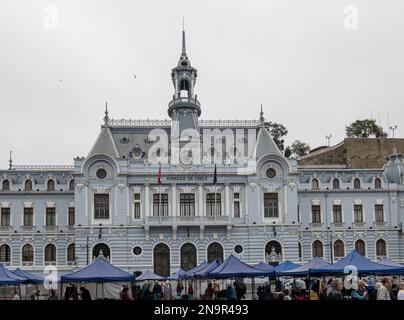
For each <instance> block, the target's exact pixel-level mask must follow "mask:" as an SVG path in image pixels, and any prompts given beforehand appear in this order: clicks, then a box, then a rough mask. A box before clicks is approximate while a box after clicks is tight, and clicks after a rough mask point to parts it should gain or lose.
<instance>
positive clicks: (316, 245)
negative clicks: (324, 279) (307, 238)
mask: <svg viewBox="0 0 404 320" xmlns="http://www.w3.org/2000/svg"><path fill="white" fill-rule="evenodd" d="M314 257H320V258H322V257H324V253H323V243H322V242H321V241H320V240H316V241H314V242H313V258H314Z"/></svg>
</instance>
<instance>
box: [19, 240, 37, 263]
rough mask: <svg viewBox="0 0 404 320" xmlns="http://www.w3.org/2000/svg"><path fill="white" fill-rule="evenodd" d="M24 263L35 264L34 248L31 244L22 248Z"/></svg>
mask: <svg viewBox="0 0 404 320" xmlns="http://www.w3.org/2000/svg"><path fill="white" fill-rule="evenodd" d="M21 260H22V262H23V263H30V264H31V263H33V262H34V247H33V246H32V245H30V244H26V245H24V246H23V247H22V257H21Z"/></svg>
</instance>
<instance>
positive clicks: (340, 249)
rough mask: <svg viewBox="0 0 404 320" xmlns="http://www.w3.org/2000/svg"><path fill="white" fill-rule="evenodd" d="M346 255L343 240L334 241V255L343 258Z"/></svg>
mask: <svg viewBox="0 0 404 320" xmlns="http://www.w3.org/2000/svg"><path fill="white" fill-rule="evenodd" d="M344 256H345V246H344V242H343V241H342V240H335V241H334V257H336V258H342V257H344Z"/></svg>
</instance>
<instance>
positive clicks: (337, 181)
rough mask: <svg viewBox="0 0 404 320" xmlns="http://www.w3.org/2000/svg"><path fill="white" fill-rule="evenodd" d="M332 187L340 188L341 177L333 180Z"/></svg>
mask: <svg viewBox="0 0 404 320" xmlns="http://www.w3.org/2000/svg"><path fill="white" fill-rule="evenodd" d="M332 188H333V189H339V179H334V180H332Z"/></svg>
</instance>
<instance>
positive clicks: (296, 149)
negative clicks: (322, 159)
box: [290, 140, 311, 157]
mask: <svg viewBox="0 0 404 320" xmlns="http://www.w3.org/2000/svg"><path fill="white" fill-rule="evenodd" d="M310 149H311V148H310V146H309V145H308V144H307V143H305V142H303V141H300V140H296V141H294V142H293V143H292V145H291V146H290V150H291V152H292V154H293V155H294V156H296V157H301V156H304V155H306V154H308V153H309V151H310Z"/></svg>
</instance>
